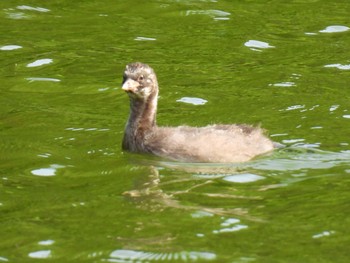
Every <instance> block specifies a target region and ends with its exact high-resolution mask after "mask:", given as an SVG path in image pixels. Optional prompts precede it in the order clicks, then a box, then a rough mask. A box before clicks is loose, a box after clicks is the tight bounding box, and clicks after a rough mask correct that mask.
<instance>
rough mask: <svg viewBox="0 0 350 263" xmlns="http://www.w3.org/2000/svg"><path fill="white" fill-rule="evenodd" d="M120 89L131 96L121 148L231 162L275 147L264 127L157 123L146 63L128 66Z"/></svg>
mask: <svg viewBox="0 0 350 263" xmlns="http://www.w3.org/2000/svg"><path fill="white" fill-rule="evenodd" d="M122 88H123V90H124V91H126V92H127V93H128V94H129V97H130V116H129V119H128V122H127V125H126V128H125V133H124V138H123V144H122V148H123V149H124V150H127V151H130V152H136V153H150V154H154V155H157V156H160V157H164V158H167V159H171V160H178V161H183V162H200V163H233V162H245V161H249V160H251V159H252V158H254V157H256V156H258V155H261V154H264V153H267V152H270V151H272V150H273V149H274V143H273V142H272V141H271V140H270V139H269V138H267V137H266V136H265V135H264V131H263V129H261V128H260V127H253V126H250V125H246V124H232V125H221V124H219V125H209V126H205V127H189V126H178V127H159V126H157V124H156V112H157V100H158V92H159V89H158V82H157V77H156V75H155V73H154V71H153V69H152V68H150V67H149V66H148V65H146V64H143V63H139V62H138V63H132V64H129V65H127V67H126V70H125V72H124V78H123V87H122Z"/></svg>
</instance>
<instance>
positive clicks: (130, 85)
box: [122, 79, 140, 93]
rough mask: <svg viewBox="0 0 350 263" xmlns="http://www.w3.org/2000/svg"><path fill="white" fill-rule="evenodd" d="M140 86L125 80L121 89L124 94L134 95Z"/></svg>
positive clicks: (130, 80)
mask: <svg viewBox="0 0 350 263" xmlns="http://www.w3.org/2000/svg"><path fill="white" fill-rule="evenodd" d="M139 86H140V84H139V83H138V82H137V81H135V80H132V79H127V80H126V81H125V82H124V84H123V86H122V89H123V90H124V91H126V92H132V93H136V92H137V88H138V87H139Z"/></svg>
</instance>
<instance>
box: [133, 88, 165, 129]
mask: <svg viewBox="0 0 350 263" xmlns="http://www.w3.org/2000/svg"><path fill="white" fill-rule="evenodd" d="M157 100H158V91H157V92H154V93H152V94H151V95H150V96H149V97H148V98H147V99H146V100H139V99H134V98H131V100H130V116H129V120H128V123H127V129H129V131H132V133H133V134H135V135H136V134H138V133H142V134H143V133H144V132H146V131H148V130H150V129H152V128H154V127H155V126H156V114H157Z"/></svg>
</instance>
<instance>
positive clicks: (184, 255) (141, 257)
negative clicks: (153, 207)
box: [108, 249, 216, 263]
mask: <svg viewBox="0 0 350 263" xmlns="http://www.w3.org/2000/svg"><path fill="white" fill-rule="evenodd" d="M214 259H216V255H215V254H214V253H210V252H196V251H182V252H174V253H171V252H170V253H168V252H165V253H159V252H144V251H137V250H127V249H118V250H115V251H113V252H112V253H111V254H110V258H109V259H108V261H109V262H125V263H129V262H130V263H132V262H151V261H168V260H169V261H174V260H176V261H178V262H180V261H197V260H201V261H202V260H214Z"/></svg>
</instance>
